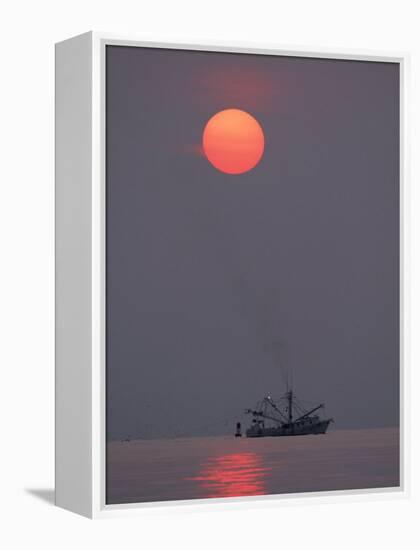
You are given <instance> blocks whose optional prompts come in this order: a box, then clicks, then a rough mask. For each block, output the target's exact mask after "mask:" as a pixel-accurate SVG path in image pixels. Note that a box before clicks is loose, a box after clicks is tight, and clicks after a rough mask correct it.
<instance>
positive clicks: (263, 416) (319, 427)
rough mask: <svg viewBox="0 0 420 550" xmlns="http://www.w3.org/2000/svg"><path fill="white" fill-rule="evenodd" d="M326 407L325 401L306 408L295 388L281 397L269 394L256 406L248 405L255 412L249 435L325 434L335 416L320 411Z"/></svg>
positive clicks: (251, 412)
mask: <svg viewBox="0 0 420 550" xmlns="http://www.w3.org/2000/svg"><path fill="white" fill-rule="evenodd" d="M322 409H324V404H323V403H321V404H320V405H317V406H316V407H313V408H311V409H309V410H306V409H305V407H304V406H303V404H302V403H301V402H300V401H299V400H298V399H297V398H296V397H295V395H294V393H293V391H292V390H289V391H287V392H286V394H285V395H284V396H283V397H281V398H280V399H278V400H274V399H273V398H272V397H271V396H269V395H267V396H266V397H264V398H263V400H262V401H260V402H259V403H258V404H257V406H256V408H255V409H246V410H245V413H246V414H250V415H251V416H252V423H251V426H250V427H249V428H248V429H247V430H246V436H247V437H281V436H290V435H311V434H314V435H315V434H325V432H326V431H327V429H328V426H329V425H330V423H331V422H333V419H332V418H327V419H325V418H321V417H320V415H319V414H316V413H317V412H318V411H320V410H322Z"/></svg>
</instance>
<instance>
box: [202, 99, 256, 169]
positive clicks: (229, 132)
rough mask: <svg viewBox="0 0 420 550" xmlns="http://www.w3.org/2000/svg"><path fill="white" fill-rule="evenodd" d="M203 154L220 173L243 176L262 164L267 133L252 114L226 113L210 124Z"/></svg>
mask: <svg viewBox="0 0 420 550" xmlns="http://www.w3.org/2000/svg"><path fill="white" fill-rule="evenodd" d="M203 150H204V153H205V155H206V157H207V159H208V161H209V162H210V163H211V164H212V165H213V166H214V167H215V168H217V169H218V170H220V171H221V172H225V173H226V174H243V173H244V172H248V171H249V170H252V168H254V167H255V166H256V165H257V164H258V163H259V162H260V160H261V157H262V156H263V153H264V132H263V130H262V128H261V126H260V124H259V123H258V121H257V120H256V119H255V118H254V117H253V116H251V115H250V114H249V113H246V112H245V111H241V110H239V109H226V110H224V111H220V112H218V113H216V114H215V115H213V116H212V117H211V119H210V120H209V121H208V122H207V124H206V126H205V128H204V132H203Z"/></svg>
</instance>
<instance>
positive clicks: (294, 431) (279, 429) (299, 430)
mask: <svg viewBox="0 0 420 550" xmlns="http://www.w3.org/2000/svg"><path fill="white" fill-rule="evenodd" d="M331 422H332V419H328V420H319V421H318V422H316V423H315V422H314V423H311V424H306V423H305V424H304V425H298V424H288V425H282V426H275V427H271V428H264V427H262V426H260V425H258V424H255V425H254V426H251V428H248V430H247V431H246V436H247V437H287V436H295V435H319V434H325V432H326V431H327V430H328V426H329V425H330V423H331Z"/></svg>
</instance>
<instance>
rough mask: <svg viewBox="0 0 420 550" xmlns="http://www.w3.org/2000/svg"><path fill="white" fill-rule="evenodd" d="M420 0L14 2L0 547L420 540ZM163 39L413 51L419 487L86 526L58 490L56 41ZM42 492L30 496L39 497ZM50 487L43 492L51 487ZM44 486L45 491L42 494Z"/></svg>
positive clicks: (3, 205) (0, 224)
mask: <svg viewBox="0 0 420 550" xmlns="http://www.w3.org/2000/svg"><path fill="white" fill-rule="evenodd" d="M416 4H418V3H417V2H415V1H413V2H410V1H404V0H400V1H399V2H396V1H387V0H379V1H377V0H370V1H369V0H352V1H351V2H349V1H337V0H331V1H330V0H317V1H314V0H288V1H287V2H285V1H283V0H274V1H271V0H266V1H264V0H251V1H249V0H212V1H204V0H201V1H200V0H191V1H189V0H167V1H164V0H154V1H152V0H149V1H147V2H144V1H142V0H132V1H130V0H118V1H116V0H114V1H113V2H111V1H109V0H71V1H68V0H66V1H63V0H61V1H60V0H55V1H53V0H38V1H33V0H24V1H22V0H14V1H13V2H8V3H3V4H2V7H1V17H0V22H1V32H0V41H1V48H0V58H1V64H0V78H1V86H0V96H1V101H0V140H1V148H0V151H1V154H0V159H1V160H0V191H1V196H0V250H1V260H2V261H1V268H0V279H1V285H0V323H1V326H0V365H1V385H0V415H1V416H0V419H1V420H0V426H1V428H0V430H1V431H0V434H1V435H0V447H1V448H2V450H1V454H0V460H1V463H2V467H1V469H0V507H1V516H0V517H1V521H0V525H1V527H0V545H1V546H2V547H3V548H6V549H9V548H29V549H37V548H43V549H50V548H64V549H67V548H76V547H77V548H87V547H93V546H95V547H96V548H101V549H106V548H117V547H118V548H131V547H140V545H143V547H144V548H158V549H160V548H197V549H198V548H199V549H200V550H201V549H204V550H205V549H210V548H216V547H221V548H224V547H234V546H235V547H238V548H245V549H247V548H262V547H264V546H265V547H267V548H281V547H286V546H287V547H289V548H304V547H305V548H323V549H325V550H327V549H330V548H331V549H333V548H334V549H336V548H340V550H341V549H343V550H344V549H347V548H351V549H355V548H358V549H365V548H385V549H387V548H404V549H411V548H417V547H418V544H419V540H420V535H419V525H418V524H419V518H420V506H419V504H420V497H419V475H418V464H419V458H420V455H419V435H418V433H419V431H420V415H419V412H420V407H419V405H418V404H417V402H418V401H419V399H418V393H419V390H420V387H419V379H420V377H419V376H418V373H417V368H418V366H419V345H418V341H417V339H418V335H419V329H420V324H419V307H418V306H419V280H420V264H419V246H418V240H417V238H416V237H417V234H418V233H419V231H420V224H419V221H418V218H417V216H416V215H418V213H420V203H419V190H418V181H419V159H418V151H419V145H420V143H419V130H420V120H419V119H420V116H419V114H420V113H419V99H420V32H419V20H420V18H419V14H418V13H417V8H416ZM91 29H94V30H106V31H110V32H116V33H121V34H128V35H135V36H139V37H143V38H148V37H150V38H154V39H156V40H162V41H164V40H171V39H180V40H183V41H186V42H188V41H194V40H195V41H205V39H206V38H209V39H220V40H240V41H252V42H256V43H258V41H264V42H272V43H277V44H278V45H280V46H281V45H285V46H290V47H293V45H299V46H304V47H307V48H316V47H321V48H322V47H328V48H334V47H337V48H352V49H353V48H362V49H376V50H389V51H391V52H392V51H394V50H397V51H401V50H402V51H409V52H411V54H412V67H411V97H412V101H411V105H410V123H411V137H412V141H411V152H412V169H411V173H412V177H411V237H412V238H411V240H412V246H411V265H412V269H411V277H410V279H411V283H412V289H411V298H412V299H411V303H412V323H411V344H412V346H411V347H412V349H411V353H410V354H409V355H410V356H411V388H412V399H411V404H412V411H411V417H412V420H413V421H412V425H413V430H412V432H413V433H412V441H411V449H412V466H413V468H412V470H413V471H412V496H411V498H410V499H405V500H399V501H395V500H389V499H387V498H385V497H381V498H379V499H378V500H377V501H374V502H372V501H370V502H367V501H364V500H363V499H361V498H360V497H359V498H358V499H357V500H356V501H351V502H349V501H347V500H346V499H342V501H341V502H339V503H338V504H336V503H335V504H331V503H328V502H326V501H323V500H322V499H321V500H320V501H319V502H318V504H308V503H306V504H305V502H304V501H302V500H298V501H296V502H295V504H294V505H286V504H284V503H279V504H278V505H277V506H275V507H273V506H269V507H265V508H258V509H257V510H255V509H253V508H252V506H248V509H245V510H238V509H232V510H226V509H223V510H220V509H218V508H214V507H212V508H211V510H210V511H207V510H205V511H203V510H199V511H195V512H192V511H191V510H190V511H189V512H188V513H185V512H182V511H180V510H179V509H178V508H175V509H173V510H169V511H166V512H155V511H152V512H150V511H149V512H147V513H144V514H143V515H141V516H138V517H137V518H135V519H133V518H128V519H114V520H109V521H99V522H90V521H88V520H86V519H83V518H79V517H77V516H75V515H72V514H70V513H68V512H65V511H63V510H59V509H56V508H54V507H53V506H51V505H50V504H49V503H48V502H46V501H45V500H44V499H42V498H39V495H40V494H41V495H43V496H44V497H45V496H46V497H49V498H52V496H51V489H52V487H53V466H54V464H53V458H54V455H53V389H54V378H53V344H54V341H53V322H54V318H53V313H54V312H53V304H54V296H53V288H54V286H53V285H54V266H53V261H54V257H53V244H54V232H53V227H54V226H53V204H54V202H53V200H54V195H53V174H54V172H53V170H54V169H53V149H54V147H53V146H54V132H53V129H54V127H53V115H54V64H53V62H54V48H53V45H54V42H56V41H59V40H62V39H64V38H67V37H70V36H72V35H75V34H79V33H82V32H84V31H86V30H91ZM34 491H35V494H34ZM42 491H43V492H42ZM37 494H38V496H36V495H37Z"/></svg>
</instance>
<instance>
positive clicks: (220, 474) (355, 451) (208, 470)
mask: <svg viewBox="0 0 420 550" xmlns="http://www.w3.org/2000/svg"><path fill="white" fill-rule="evenodd" d="M398 485H399V430H398V429H396V428H381V429H369V430H336V431H334V430H332V431H330V432H329V433H327V434H325V435H308V436H300V437H267V438H261V439H247V438H245V437H242V438H234V437H233V436H218V437H195V438H185V439H159V440H132V441H130V442H120V441H113V442H109V443H108V445H107V488H106V491H107V494H106V500H107V503H108V504H117V503H133V502H152V501H167V500H185V499H202V498H220V497H238V496H251V495H266V494H285V493H299V492H311V491H333V490H340V489H365V488H380V487H397V486H398Z"/></svg>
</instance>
